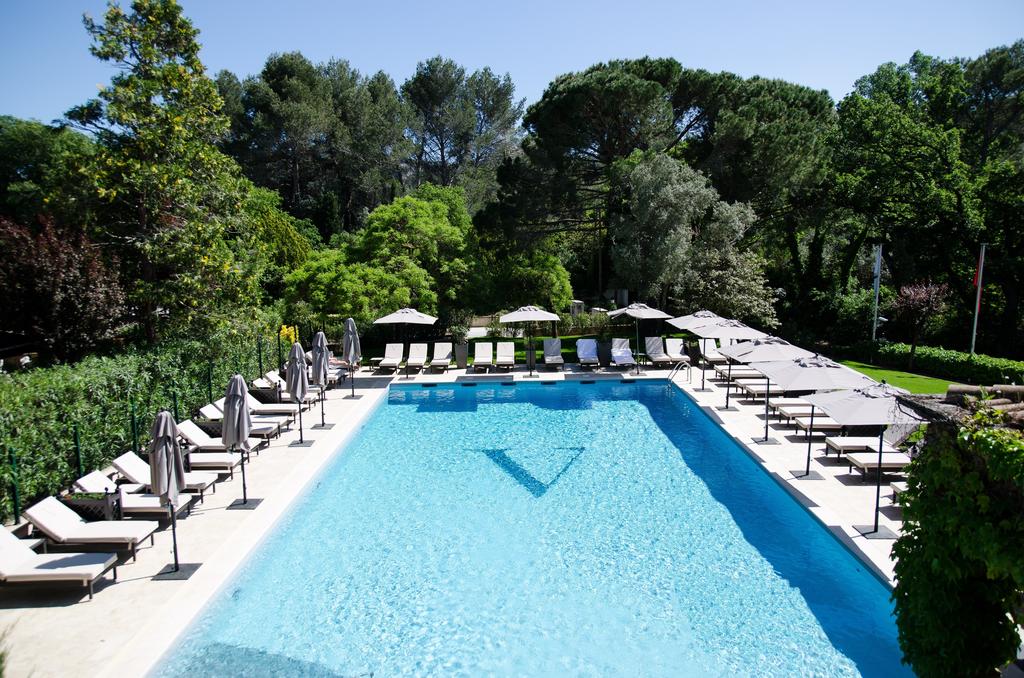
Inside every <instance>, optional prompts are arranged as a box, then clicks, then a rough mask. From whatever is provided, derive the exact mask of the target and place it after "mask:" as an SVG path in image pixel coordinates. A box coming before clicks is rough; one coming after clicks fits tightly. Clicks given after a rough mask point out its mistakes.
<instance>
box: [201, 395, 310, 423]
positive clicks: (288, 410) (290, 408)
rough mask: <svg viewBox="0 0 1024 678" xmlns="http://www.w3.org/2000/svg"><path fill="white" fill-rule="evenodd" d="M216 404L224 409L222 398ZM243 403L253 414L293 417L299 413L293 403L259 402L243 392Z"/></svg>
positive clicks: (297, 407)
mask: <svg viewBox="0 0 1024 678" xmlns="http://www.w3.org/2000/svg"><path fill="white" fill-rule="evenodd" d="M216 404H217V406H218V407H220V408H221V410H222V411H223V409H224V399H223V398H221V399H220V400H218V401H217V403H216ZM245 404H246V405H248V406H249V409H250V410H251V411H252V413H253V414H283V415H287V416H289V417H294V416H295V415H297V414H298V413H299V406H298V405H296V404H295V403H261V402H260V401H258V400H256V397H255V396H253V394H251V393H247V394H245Z"/></svg>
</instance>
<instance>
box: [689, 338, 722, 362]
mask: <svg viewBox="0 0 1024 678" xmlns="http://www.w3.org/2000/svg"><path fill="white" fill-rule="evenodd" d="M697 350H698V351H699V352H700V357H701V360H702V361H703V362H704V364H705V365H723V364H725V363H727V362H729V359H728V358H726V357H725V356H724V355H722V354H721V353H719V352H718V347H717V346H715V340H714V339H701V340H700V341H698V342H697Z"/></svg>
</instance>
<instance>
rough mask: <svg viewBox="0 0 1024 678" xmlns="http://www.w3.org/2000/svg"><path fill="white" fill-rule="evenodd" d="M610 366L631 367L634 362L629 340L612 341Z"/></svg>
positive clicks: (617, 339) (618, 339)
mask: <svg viewBox="0 0 1024 678" xmlns="http://www.w3.org/2000/svg"><path fill="white" fill-rule="evenodd" d="M612 365H614V366H615V367H633V366H634V365H636V360H635V359H634V358H633V351H632V350H630V348H629V339H622V338H615V339H612Z"/></svg>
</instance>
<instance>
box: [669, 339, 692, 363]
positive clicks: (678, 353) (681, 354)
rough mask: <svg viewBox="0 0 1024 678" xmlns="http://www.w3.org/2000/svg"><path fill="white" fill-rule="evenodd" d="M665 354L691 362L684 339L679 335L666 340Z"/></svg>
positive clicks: (673, 358)
mask: <svg viewBox="0 0 1024 678" xmlns="http://www.w3.org/2000/svg"><path fill="white" fill-rule="evenodd" d="M665 355H667V356H668V357H669V358H672V360H676V361H679V360H685V361H686V362H690V356H688V355H686V352H685V351H684V350H683V340H682V339H680V338H678V337H669V338H668V339H666V340H665Z"/></svg>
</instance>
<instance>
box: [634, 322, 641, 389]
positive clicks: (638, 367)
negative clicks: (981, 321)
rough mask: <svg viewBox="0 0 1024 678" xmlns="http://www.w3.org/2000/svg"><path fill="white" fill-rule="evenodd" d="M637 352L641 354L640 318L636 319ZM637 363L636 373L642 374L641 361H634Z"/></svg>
mask: <svg viewBox="0 0 1024 678" xmlns="http://www.w3.org/2000/svg"><path fill="white" fill-rule="evenodd" d="M636 352H637V353H638V354H639V353H640V318H636ZM633 362H635V363H636V373H637V374H638V375H639V374H640V361H639V360H634V361H633Z"/></svg>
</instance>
